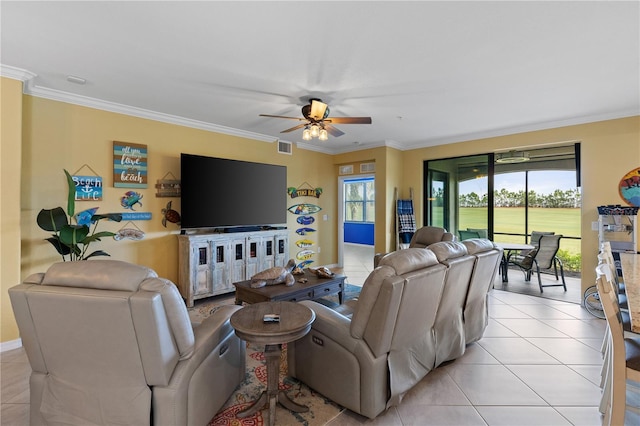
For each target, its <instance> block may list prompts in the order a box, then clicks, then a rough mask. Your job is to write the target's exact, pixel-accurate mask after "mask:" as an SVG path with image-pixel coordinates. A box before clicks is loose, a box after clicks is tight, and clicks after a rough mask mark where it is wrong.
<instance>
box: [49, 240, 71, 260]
mask: <svg viewBox="0 0 640 426" xmlns="http://www.w3.org/2000/svg"><path fill="white" fill-rule="evenodd" d="M46 240H47V241H49V242H50V243H51V245H53V246H54V247H55V248H56V250H57V251H58V253H59V254H60V255H62V256H63V257H64V256H66V255H68V254H69V253H71V249H70V248H69V246H67V245H64V244H62V242H61V241H60V238H59V237H58V236H57V235H54V236H52V237H50V238H47V239H46Z"/></svg>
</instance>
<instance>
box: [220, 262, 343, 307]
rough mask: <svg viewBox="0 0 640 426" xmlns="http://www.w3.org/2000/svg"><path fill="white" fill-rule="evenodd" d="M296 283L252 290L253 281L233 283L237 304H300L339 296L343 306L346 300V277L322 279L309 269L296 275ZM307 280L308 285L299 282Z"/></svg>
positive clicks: (338, 276)
mask: <svg viewBox="0 0 640 426" xmlns="http://www.w3.org/2000/svg"><path fill="white" fill-rule="evenodd" d="M294 278H295V279H296V282H295V283H294V284H293V285H292V286H290V287H287V286H286V285H284V284H276V285H267V286H264V287H261V288H251V280H247V281H240V282H237V283H233V285H234V286H235V287H236V304H237V305H242V302H246V303H249V304H251V303H260V302H274V301H288V302H300V301H301V300H313V299H318V298H320V297H324V296H329V295H332V294H336V293H337V294H338V302H339V303H340V304H341V305H342V301H343V299H344V280H345V279H346V278H347V277H346V276H344V275H339V274H335V275H334V276H333V277H332V278H320V277H318V276H317V275H316V274H314V273H313V272H311V271H309V270H308V269H305V270H304V275H294ZM302 278H305V279H306V280H307V282H306V283H300V282H298V280H300V279H302Z"/></svg>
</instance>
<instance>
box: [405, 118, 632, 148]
mask: <svg viewBox="0 0 640 426" xmlns="http://www.w3.org/2000/svg"><path fill="white" fill-rule="evenodd" d="M639 115H640V110H639V109H635V110H626V111H617V112H611V113H604V114H595V115H588V116H582V117H574V118H568V119H564V120H555V121H545V122H539V123H533V124H526V125H522V126H515V127H505V128H502V129H494V130H488V131H485V132H475V133H467V134H460V135H455V136H450V137H446V138H438V139H427V140H425V141H421V142H419V143H416V144H410V145H405V146H404V147H402V148H398V149H400V150H402V151H410V150H412V149H420V148H428V147H432V146H437V145H448V144H453V143H459V142H467V141H473V140H478V139H487V138H496V137H500V136H508V135H516V134H519V133H526V132H536V131H542V130H549V129H557V128H560V127H569V126H577V125H581V124H589V123H596V122H598V121H607V120H617V119H621V118H628V117H635V116H639Z"/></svg>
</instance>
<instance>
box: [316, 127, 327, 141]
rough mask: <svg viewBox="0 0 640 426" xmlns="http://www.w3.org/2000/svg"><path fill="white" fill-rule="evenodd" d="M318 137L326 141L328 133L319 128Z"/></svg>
mask: <svg viewBox="0 0 640 426" xmlns="http://www.w3.org/2000/svg"><path fill="white" fill-rule="evenodd" d="M318 139H320V140H321V141H326V140H327V139H329V135H328V133H327V131H326V130H325V129H320V136H318Z"/></svg>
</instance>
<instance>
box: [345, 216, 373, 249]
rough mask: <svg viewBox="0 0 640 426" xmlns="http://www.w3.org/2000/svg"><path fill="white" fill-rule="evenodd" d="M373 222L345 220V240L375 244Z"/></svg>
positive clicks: (346, 241)
mask: <svg viewBox="0 0 640 426" xmlns="http://www.w3.org/2000/svg"><path fill="white" fill-rule="evenodd" d="M373 232H374V227H373V223H363V222H345V223H344V242H345V243H356V244H367V245H370V246H372V245H373Z"/></svg>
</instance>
